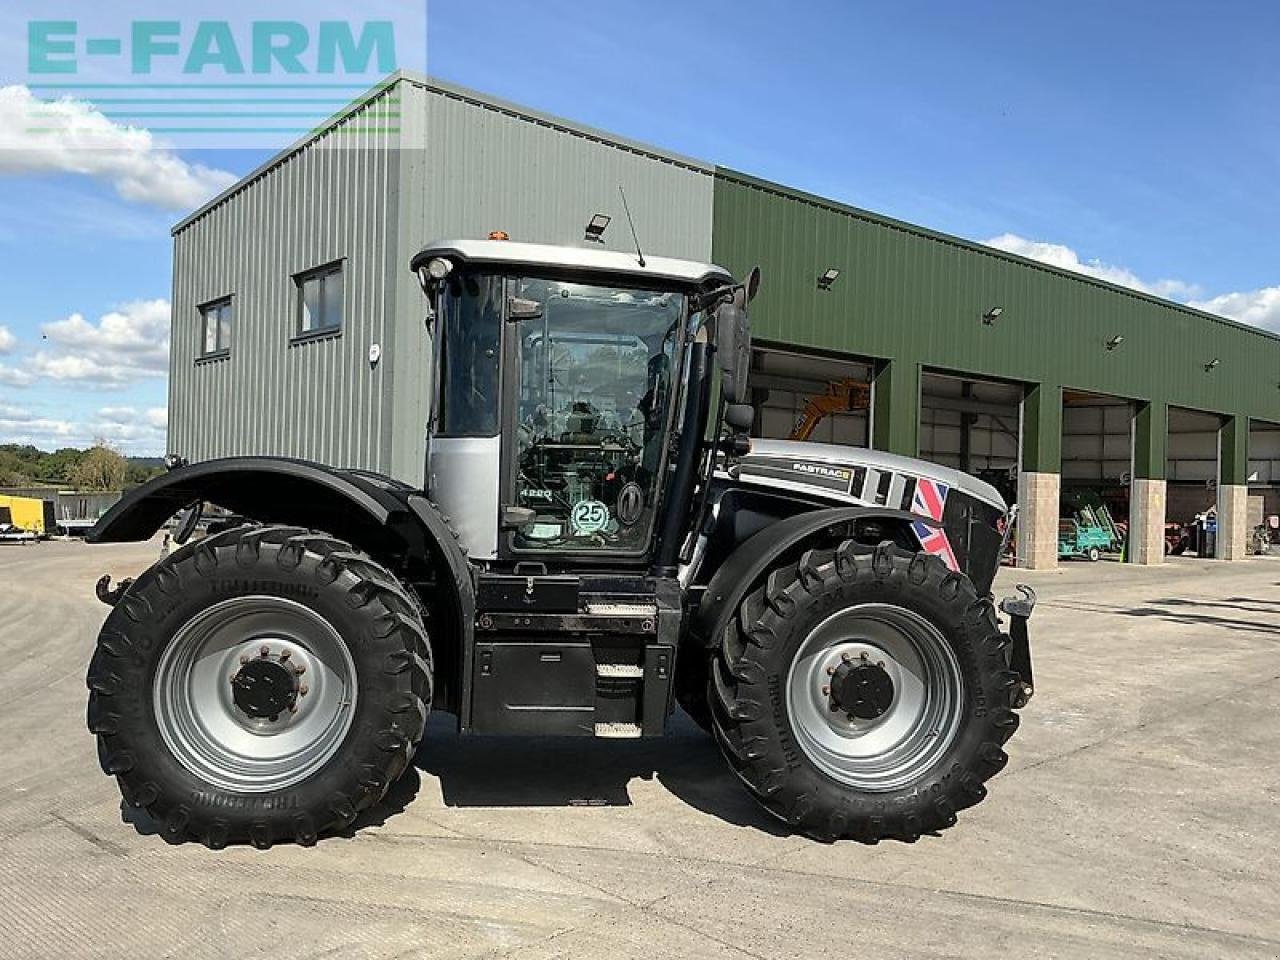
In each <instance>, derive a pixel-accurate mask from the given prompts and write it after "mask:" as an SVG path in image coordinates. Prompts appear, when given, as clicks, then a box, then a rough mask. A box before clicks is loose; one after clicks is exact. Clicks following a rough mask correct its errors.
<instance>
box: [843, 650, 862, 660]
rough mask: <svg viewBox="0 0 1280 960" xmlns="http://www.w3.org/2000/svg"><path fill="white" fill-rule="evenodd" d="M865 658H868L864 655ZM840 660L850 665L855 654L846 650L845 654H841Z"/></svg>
mask: <svg viewBox="0 0 1280 960" xmlns="http://www.w3.org/2000/svg"><path fill="white" fill-rule="evenodd" d="M863 656H866V654H863ZM840 659H841V660H843V661H844V662H845V663H848V662H849V661H850V660H852V659H853V654H852V653H850V652H849V651H848V650H846V651H845V652H844V653H842V654H840Z"/></svg>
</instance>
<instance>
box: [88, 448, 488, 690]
mask: <svg viewBox="0 0 1280 960" xmlns="http://www.w3.org/2000/svg"><path fill="white" fill-rule="evenodd" d="M197 501H203V502H207V503H213V504H216V505H218V506H220V507H223V508H225V509H227V510H230V511H231V512H232V513H235V514H237V515H239V516H242V517H246V518H248V519H249V520H253V521H257V522H259V523H264V524H284V525H287V526H299V527H306V528H307V529H315V530H323V531H325V532H326V533H329V534H332V535H333V536H335V537H338V538H339V539H342V540H345V541H347V542H348V543H351V544H353V545H355V546H356V547H358V548H359V549H361V550H364V551H365V552H367V553H369V554H371V555H372V556H373V557H374V558H375V559H378V560H379V561H380V562H382V563H384V564H386V565H388V566H389V567H390V568H391V569H392V570H393V571H397V572H398V571H401V570H408V571H410V572H411V571H412V569H414V563H413V561H419V562H421V563H424V564H431V565H434V566H435V567H436V568H437V569H441V570H442V572H443V573H444V574H445V577H444V578H442V580H437V584H438V585H444V586H450V585H451V586H452V590H450V591H449V596H448V597H446V598H437V599H444V600H447V601H448V607H449V612H450V616H451V619H452V622H451V623H449V624H447V625H446V626H443V629H442V633H444V634H446V635H441V636H437V637H434V638H433V640H434V642H436V643H438V644H442V645H443V644H449V645H450V646H452V644H453V640H454V638H456V641H457V648H456V657H454V658H452V659H451V658H449V657H445V656H441V655H440V654H442V653H443V650H442V649H441V648H438V649H437V660H438V661H439V662H438V664H437V666H438V667H439V666H441V665H443V664H446V663H448V664H450V665H451V666H456V667H460V666H461V665H463V664H464V663H465V661H466V658H467V657H469V656H470V650H471V647H472V643H471V639H472V630H473V624H474V620H475V607H476V597H475V584H474V582H473V580H472V572H471V565H470V563H469V562H468V560H467V556H466V552H465V551H464V550H463V548H462V545H461V544H460V543H459V542H458V538H457V536H456V535H455V534H454V532H453V530H452V528H450V526H449V524H448V520H447V519H446V518H445V517H444V516H442V515H441V514H440V511H439V510H438V509H436V506H435V504H433V503H431V501H430V500H429V499H428V498H427V496H426V495H425V494H424V493H423V492H422V491H421V490H417V489H415V488H413V487H410V486H408V485H407V484H404V483H401V482H399V481H397V480H392V479H391V478H389V477H384V476H381V475H379V474H375V473H367V472H364V471H357V470H338V469H334V468H332V467H326V466H324V465H323V464H319V463H313V462H311V461H309V460H292V459H287V458H283V457H233V458H228V459H222V460H207V461H204V462H202V463H195V464H191V465H189V466H184V467H178V468H177V469H174V470H171V471H169V472H168V473H166V474H164V475H163V476H160V477H157V478H155V479H154V480H151V481H150V482H148V483H145V484H143V485H142V486H140V487H138V488H136V489H134V490H131V491H129V493H128V494H126V495H125V496H124V497H123V498H122V499H121V500H120V502H119V503H117V504H116V505H115V506H114V507H112V508H111V509H110V510H109V511H108V512H107V513H106V515H105V516H103V517H102V519H101V520H99V521H98V523H97V525H96V526H95V527H94V528H93V530H92V531H90V533H89V535H88V537H87V539H88V540H89V541H90V542H91V543H121V542H128V541H139V540H146V539H147V538H149V537H151V536H152V535H154V534H155V533H156V531H157V530H159V529H160V528H161V527H162V526H163V525H164V524H165V522H166V521H167V520H168V519H169V518H170V517H171V516H173V515H174V514H175V513H177V512H178V511H179V510H182V509H183V508H185V507H187V506H188V505H190V504H192V503H195V502H197ZM105 586H106V585H104V588H105ZM442 679H443V680H444V682H443V683H440V684H437V689H438V690H442V691H447V692H448V693H449V694H450V696H451V697H456V696H458V691H459V690H460V688H461V686H462V683H461V677H445V678H442ZM449 706H450V707H453V706H454V704H453V703H450V704H449Z"/></svg>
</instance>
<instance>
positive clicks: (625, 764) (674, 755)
mask: <svg viewBox="0 0 1280 960" xmlns="http://www.w3.org/2000/svg"><path fill="white" fill-rule="evenodd" d="M414 763H415V764H416V765H417V766H418V767H419V768H420V769H421V770H422V772H423V774H424V775H427V776H432V777H436V778H437V779H438V780H439V781H440V789H441V794H442V796H443V798H444V802H445V805H446V806H449V807H573V806H586V807H598V806H630V805H631V794H630V791H629V786H628V785H629V784H630V783H631V782H632V781H633V780H636V779H639V780H647V781H652V780H654V779H655V778H656V779H657V781H658V782H659V783H660V784H661V785H662V786H663V787H665V788H666V789H667V790H669V791H670V792H671V793H672V794H673V795H674V796H676V797H678V798H679V799H680V800H681V801H683V802H684V803H687V804H688V805H689V806H691V807H694V808H695V809H698V810H701V811H702V812H704V813H707V814H710V815H711V816H714V817H717V818H719V819H721V820H723V821H725V822H727V823H731V824H733V825H735V826H746V827H754V828H756V829H760V830H764V831H766V832H768V833H771V834H775V835H783V834H785V833H787V830H786V828H785V826H784V825H782V824H780V823H779V822H778V821H777V820H775V819H774V818H773V817H771V816H769V814H767V813H765V812H764V811H763V810H762V809H761V808H760V807H759V806H758V805H757V804H756V802H755V801H754V800H753V799H752V798H751V796H750V795H749V794H748V793H747V792H746V789H745V788H744V787H743V786H742V785H741V784H740V783H739V782H738V781H737V779H736V778H735V777H734V776H733V774H732V773H730V771H729V768H728V765H727V764H726V762H725V760H724V758H723V757H722V756H721V755H720V750H719V748H718V747H717V746H716V744H715V741H714V740H713V739H712V738H711V737H710V736H709V735H708V734H706V733H704V732H703V731H702V730H700V729H699V728H698V727H697V726H696V725H695V724H694V723H693V721H692V720H690V719H689V718H688V717H686V716H685V715H684V713H682V712H677V713H676V714H675V716H673V717H672V719H671V725H670V728H669V731H668V733H667V735H666V736H664V737H657V738H654V739H651V740H595V739H592V738H589V737H581V738H578V737H534V738H529V737H461V736H459V735H458V734H457V733H456V732H455V729H454V719H453V717H451V716H446V715H439V714H437V715H433V716H432V718H431V720H430V721H429V722H428V724H427V733H426V736H425V737H424V738H423V741H422V746H421V747H420V748H419V750H418V755H417V757H416V759H415V760H414Z"/></svg>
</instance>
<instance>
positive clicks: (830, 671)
mask: <svg viewBox="0 0 1280 960" xmlns="http://www.w3.org/2000/svg"><path fill="white" fill-rule="evenodd" d="M835 672H836V668H835V667H827V676H828V677H830V676H834V675H835Z"/></svg>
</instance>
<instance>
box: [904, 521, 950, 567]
mask: <svg viewBox="0 0 1280 960" xmlns="http://www.w3.org/2000/svg"><path fill="white" fill-rule="evenodd" d="M911 529H912V530H914V531H915V532H916V536H917V537H919V538H920V549H921V550H923V551H924V552H925V553H932V554H933V555H934V556H936V557H941V558H942V562H943V563H945V564H946V565H947V569H948V570H955V571H957V572H959V570H960V564H959V563H958V562H957V561H956V553H955V551H954V550H952V549H951V541H950V540H949V539H948V538H947V531H945V530H943V529H942V528H941V527H931V526H929V525H928V524H927V523H913V524H912V525H911Z"/></svg>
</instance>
